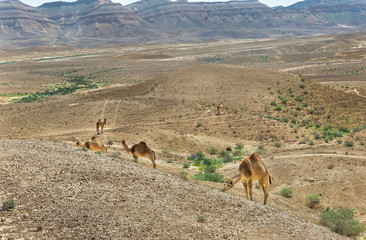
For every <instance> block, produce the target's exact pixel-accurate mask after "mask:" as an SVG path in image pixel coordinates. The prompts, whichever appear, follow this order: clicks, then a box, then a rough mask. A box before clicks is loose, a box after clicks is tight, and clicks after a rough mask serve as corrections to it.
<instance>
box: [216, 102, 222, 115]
mask: <svg viewBox="0 0 366 240" xmlns="http://www.w3.org/2000/svg"><path fill="white" fill-rule="evenodd" d="M222 106H223V104H222V102H220V103H219V104H218V105H217V115H221V111H222Z"/></svg>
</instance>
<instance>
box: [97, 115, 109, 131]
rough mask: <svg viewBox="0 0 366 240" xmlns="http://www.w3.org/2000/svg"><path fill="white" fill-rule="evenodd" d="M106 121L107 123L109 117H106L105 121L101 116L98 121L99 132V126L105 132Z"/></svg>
mask: <svg viewBox="0 0 366 240" xmlns="http://www.w3.org/2000/svg"><path fill="white" fill-rule="evenodd" d="M106 123H107V119H105V118H104V122H102V120H101V119H100V118H99V120H98V122H97V133H99V127H100V129H101V131H102V133H103V128H104V125H105V124H106Z"/></svg>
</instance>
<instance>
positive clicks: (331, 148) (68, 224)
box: [0, 34, 366, 239]
mask: <svg viewBox="0 0 366 240" xmlns="http://www.w3.org/2000/svg"><path fill="white" fill-rule="evenodd" d="M348 37H349V35H348ZM352 37H353V39H354V41H347V44H349V45H346V44H345V40H344V38H342V37H338V36H326V37H315V38H312V39H286V40H279V41H277V40H268V41H265V40H263V41H258V42H256V41H243V42H240V41H239V42H235V41H234V42H232V41H227V42H225V41H222V42H212V43H207V44H199V43H195V44H181V45H159V46H153V45H147V46H114V47H109V48H107V47H106V48H103V49H59V50H57V48H56V50H52V51H54V52H47V51H44V52H42V51H38V52H37V53H34V52H32V51H30V50H29V52H28V51H27V49H24V50H23V51H20V50H17V51H14V52H7V53H6V59H5V57H3V56H1V58H0V62H9V63H4V64H0V74H1V76H2V77H1V78H0V91H1V93H4V94H6V95H2V96H0V98H1V101H2V103H3V104H2V105H0V127H1V132H0V137H1V138H2V139H1V140H0V145H1V147H0V149H1V150H0V159H1V160H0V164H1V167H0V176H1V178H0V185H1V186H3V187H2V188H0V192H1V195H0V196H1V199H0V200H1V201H5V200H6V199H8V198H12V199H15V200H16V202H17V203H18V205H17V206H16V207H15V208H14V209H13V210H9V211H0V214H1V217H0V236H1V237H2V238H5V239H21V238H24V239H342V238H345V237H342V236H340V235H338V234H335V233H332V232H331V231H330V230H329V229H326V228H325V227H321V226H319V225H317V224H318V222H319V215H320V212H321V211H322V210H323V209H325V207H327V206H330V207H334V208H338V207H347V208H352V209H354V210H355V216H356V217H357V219H359V220H360V221H361V222H363V223H366V209H365V206H366V191H363V189H366V174H365V173H366V156H365V150H366V148H365V143H366V119H365V118H366V98H364V97H362V96H361V95H362V93H364V86H361V85H362V84H361V85H360V83H359V82H358V81H359V79H360V78H361V77H364V75H363V74H366V73H364V72H363V69H362V64H364V62H363V61H364V60H363V59H360V58H356V57H354V58H353V59H354V61H352V62H348V61H343V60H342V59H341V57H340V56H347V59H348V58H350V57H351V56H354V55H352V54H351V53H349V54H345V53H347V50H349V49H352V48H353V47H354V46H353V44H354V45H357V46H358V45H359V44H358V42H359V41H362V40H363V39H364V36H363V35H357V34H356V35H354V36H353V35H352ZM327 44H328V45H329V44H331V45H333V46H339V47H338V48H336V49H338V50H337V51H338V52H337V51H335V52H324V51H323V47H324V46H325V45H327ZM288 46H291V47H288ZM329 49H330V48H329ZM361 50H362V49H361ZM361 50H360V51H361ZM340 51H341V52H342V53H344V54H339V52H340ZM77 54H79V55H80V56H79V57H68V56H71V55H77ZM82 54H89V55H85V56H81V55H82ZM93 54H94V55H93ZM311 54H312V56H313V58H310V55H311ZM51 56H53V57H54V58H51V59H50V60H44V59H45V58H46V57H51ZM357 56H359V55H357ZM56 57H57V58H56ZM40 59H41V60H40ZM12 61H15V62H12ZM302 66H308V67H302ZM281 69H282V70H281ZM283 69H287V70H286V71H283ZM332 69H333V70H332ZM334 69H336V70H334ZM356 70H358V73H359V74H360V75H355V76H353V75H351V74H350V75H349V76H350V78H349V79H348V80H347V79H344V75H345V74H344V73H349V72H352V71H356ZM299 71H300V72H299ZM356 72H357V71H356ZM331 75H333V78H332V77H331ZM347 76H348V75H347ZM71 77H80V78H83V79H89V80H90V81H92V82H93V83H95V84H97V85H98V86H99V87H98V88H93V89H80V90H78V91H76V92H74V93H72V94H67V95H54V96H50V97H45V98H41V99H39V101H38V102H33V103H8V100H9V98H13V97H14V96H10V94H15V93H17V94H29V93H34V92H39V91H44V90H45V89H47V88H49V89H54V88H55V87H56V88H62V87H64V86H66V85H67V84H69V82H67V81H68V79H70V78H71ZM326 79H332V82H331V83H329V84H326V83H325V82H328V80H327V81H326ZM317 80H319V81H317ZM338 80H342V81H346V80H347V81H348V84H349V86H350V85H352V84H355V85H357V86H358V87H357V89H356V90H357V91H353V93H348V92H347V91H346V90H349V89H350V87H348V88H347V89H346V88H343V90H342V87H341V86H340V85H339V86H338V88H337V86H336V84H337V83H336V82H337V81H338ZM353 80H355V82H356V83H353ZM61 84H62V85H61ZM333 85H334V86H333ZM355 93H359V94H355ZM297 97H302V99H299V98H297ZM16 98H18V99H19V98H21V97H20V96H16ZM300 100H301V102H300ZM221 102H222V103H223V108H222V113H221V114H220V115H218V114H217V104H218V103H221ZM271 102H275V103H276V105H281V106H282V109H281V110H279V111H278V110H276V109H275V106H273V105H271ZM104 118H106V119H107V121H106V124H105V126H104V129H103V130H104V133H103V134H98V137H99V138H100V139H101V141H102V142H103V143H104V144H105V145H106V146H107V149H108V154H105V153H101V154H99V153H95V152H93V151H89V150H88V151H84V150H82V149H81V148H78V147H77V146H76V144H75V140H76V139H77V138H80V141H81V142H85V141H86V140H90V139H91V138H92V136H94V135H95V134H96V133H97V132H96V128H95V127H96V125H95V124H96V121H97V120H98V119H104ZM286 119H287V120H286ZM317 123H319V124H320V123H321V124H322V127H323V126H326V125H330V126H332V127H333V129H339V128H341V127H344V128H347V129H349V130H350V131H351V132H350V133H349V134H347V135H345V136H344V137H341V138H335V139H323V138H319V137H317V135H316V133H318V134H319V131H320V130H319V129H320V128H317V127H316V124H317ZM356 129H357V131H356ZM353 130H355V131H353ZM121 140H126V142H127V143H128V145H129V146H131V145H132V144H136V143H139V142H141V141H143V142H146V144H147V145H148V146H149V147H150V148H151V149H152V151H154V152H155V153H156V165H157V167H156V170H154V169H153V168H152V164H151V160H150V159H149V158H147V157H140V158H139V162H138V163H135V162H134V160H133V157H132V156H131V153H127V152H126V151H125V150H124V149H123V146H122V144H121ZM302 141H304V142H303V143H305V144H300V143H301V142H302ZM346 142H352V143H353V146H346V145H345V143H346ZM237 143H242V144H243V146H244V150H243V153H242V154H241V156H238V157H237V158H236V159H234V161H232V162H229V163H225V164H223V165H222V167H221V168H218V169H217V172H218V173H221V174H223V175H224V176H225V178H229V177H232V176H233V175H234V174H235V173H236V172H237V169H238V166H239V162H240V159H241V158H244V157H247V156H248V155H250V154H251V153H253V152H258V153H259V155H260V157H261V158H262V160H263V161H264V163H265V164H266V166H267V168H268V170H269V172H270V173H271V177H272V181H273V186H270V187H269V197H268V201H267V206H264V205H263V204H262V203H263V191H262V190H261V189H260V188H259V189H258V187H257V186H256V183H254V187H253V200H254V201H253V202H252V201H247V200H245V197H244V196H245V193H244V189H243V186H242V185H241V184H237V185H236V186H235V187H233V188H232V189H230V190H228V191H227V192H225V193H223V192H221V191H219V190H221V189H222V188H223V187H224V184H223V183H215V182H207V181H197V180H194V179H192V176H193V175H194V174H196V173H197V172H198V171H199V169H198V168H197V167H195V166H190V167H189V168H183V164H184V163H192V162H191V161H189V160H187V157H188V156H190V155H191V154H192V153H195V152H198V151H202V152H203V153H204V154H205V155H206V156H207V157H210V158H217V155H210V153H209V152H210V151H209V150H210V149H212V148H216V149H217V150H218V151H221V150H224V149H226V148H228V147H230V148H232V149H234V148H235V146H236V144H237ZM181 172H186V173H187V174H188V176H187V175H185V174H182V173H181ZM258 186H259V185H258ZM284 187H289V188H292V189H293V197H292V198H290V199H288V198H284V197H282V196H281V195H280V194H279V192H280V190H281V189H283V188H284ZM311 193H320V194H321V202H320V205H317V206H316V207H315V208H314V209H310V208H308V207H306V206H305V205H304V204H305V201H306V196H307V195H309V194H311Z"/></svg>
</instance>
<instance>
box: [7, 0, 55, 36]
mask: <svg viewBox="0 0 366 240" xmlns="http://www.w3.org/2000/svg"><path fill="white" fill-rule="evenodd" d="M57 31H60V27H59V26H58V25H57V23H55V22H53V21H52V20H51V19H49V18H47V17H45V16H44V15H42V14H41V13H40V12H39V11H37V9H35V8H33V7H30V6H28V5H25V4H23V3H22V2H20V1H18V0H6V1H0V39H20V38H23V39H24V38H39V37H44V36H46V35H47V34H52V33H56V32H57Z"/></svg>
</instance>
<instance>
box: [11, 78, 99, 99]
mask: <svg viewBox="0 0 366 240" xmlns="http://www.w3.org/2000/svg"><path fill="white" fill-rule="evenodd" d="M91 75H92V74H90V75H83V76H71V77H69V80H68V83H66V84H60V85H56V86H51V87H48V88H47V89H46V90H45V91H43V92H36V93H32V94H29V95H28V96H26V97H23V98H20V99H13V102H18V103H31V102H37V101H38V100H39V99H41V98H44V97H48V96H54V95H67V94H71V93H74V92H76V91H77V90H80V89H90V88H98V85H97V84H96V83H94V82H91V81H90V79H91V78H92V77H91Z"/></svg>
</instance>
